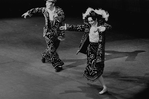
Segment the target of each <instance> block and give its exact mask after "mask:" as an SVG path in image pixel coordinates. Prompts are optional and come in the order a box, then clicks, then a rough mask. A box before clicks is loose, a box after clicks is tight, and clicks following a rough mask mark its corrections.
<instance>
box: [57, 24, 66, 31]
mask: <svg viewBox="0 0 149 99" xmlns="http://www.w3.org/2000/svg"><path fill="white" fill-rule="evenodd" d="M59 29H60V30H66V29H67V24H65V25H64V26H60V27H59Z"/></svg>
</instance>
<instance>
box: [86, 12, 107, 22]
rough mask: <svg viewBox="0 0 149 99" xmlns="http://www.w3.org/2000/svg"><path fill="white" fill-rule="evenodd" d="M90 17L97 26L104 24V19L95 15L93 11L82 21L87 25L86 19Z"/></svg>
mask: <svg viewBox="0 0 149 99" xmlns="http://www.w3.org/2000/svg"><path fill="white" fill-rule="evenodd" d="M89 17H91V18H92V19H93V20H94V21H96V20H97V22H98V24H104V23H105V19H104V18H103V17H102V15H99V14H97V13H96V12H94V11H91V12H90V13H89V14H88V15H87V16H86V17H85V19H84V21H85V22H86V23H89V22H88V18H89Z"/></svg>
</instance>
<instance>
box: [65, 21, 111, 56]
mask: <svg viewBox="0 0 149 99" xmlns="http://www.w3.org/2000/svg"><path fill="white" fill-rule="evenodd" d="M66 26H67V30H68V31H80V32H84V34H83V36H82V39H81V42H80V45H79V50H78V51H77V54H78V53H79V52H80V53H83V54H86V52H87V47H88V45H89V31H90V25H89V24H86V23H84V24H83V25H70V24H67V25H66ZM102 26H104V27H106V29H109V28H111V26H110V25H109V24H107V23H104V24H103V25H102ZM98 43H100V44H102V45H103V47H104V45H105V44H104V43H105V33H102V32H100V31H99V42H98ZM103 50H104V49H103Z"/></svg>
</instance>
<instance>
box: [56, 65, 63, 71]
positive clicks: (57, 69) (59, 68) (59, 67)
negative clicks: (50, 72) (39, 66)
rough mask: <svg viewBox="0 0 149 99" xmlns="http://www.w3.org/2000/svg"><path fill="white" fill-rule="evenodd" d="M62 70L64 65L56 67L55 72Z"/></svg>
mask: <svg viewBox="0 0 149 99" xmlns="http://www.w3.org/2000/svg"><path fill="white" fill-rule="evenodd" d="M62 70H63V68H62V66H57V67H55V72H60V71H62Z"/></svg>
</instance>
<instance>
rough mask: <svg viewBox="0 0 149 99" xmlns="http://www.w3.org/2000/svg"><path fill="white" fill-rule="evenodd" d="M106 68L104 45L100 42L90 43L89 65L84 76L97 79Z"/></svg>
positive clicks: (88, 52)
mask: <svg viewBox="0 0 149 99" xmlns="http://www.w3.org/2000/svg"><path fill="white" fill-rule="evenodd" d="M103 70H104V46H103V44H100V43H90V44H89V46H88V48H87V66H86V68H85V71H84V76H85V77H86V78H87V79H88V80H90V81H95V80H97V79H98V78H99V77H100V76H101V75H102V74H103Z"/></svg>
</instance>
